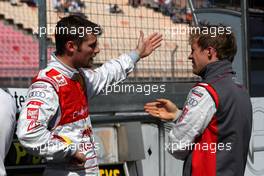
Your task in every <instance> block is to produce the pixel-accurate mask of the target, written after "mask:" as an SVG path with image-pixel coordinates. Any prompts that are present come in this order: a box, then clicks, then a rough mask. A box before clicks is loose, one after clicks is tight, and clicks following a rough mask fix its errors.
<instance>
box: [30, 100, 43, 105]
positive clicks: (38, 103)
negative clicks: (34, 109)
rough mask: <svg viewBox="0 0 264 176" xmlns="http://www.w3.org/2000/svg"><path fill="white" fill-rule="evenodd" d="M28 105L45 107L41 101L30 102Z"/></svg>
mask: <svg viewBox="0 0 264 176" xmlns="http://www.w3.org/2000/svg"><path fill="white" fill-rule="evenodd" d="M28 105H35V106H41V105H43V102H40V101H30V102H28V104H27V106H28Z"/></svg>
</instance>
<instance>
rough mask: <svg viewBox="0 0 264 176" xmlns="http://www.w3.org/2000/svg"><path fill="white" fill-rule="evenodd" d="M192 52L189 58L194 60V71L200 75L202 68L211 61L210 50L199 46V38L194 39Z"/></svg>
mask: <svg viewBox="0 0 264 176" xmlns="http://www.w3.org/2000/svg"><path fill="white" fill-rule="evenodd" d="M191 49H192V51H191V53H190V55H189V59H190V60H192V67H193V73H194V74H196V75H198V74H199V73H200V72H201V71H202V69H203V68H204V67H205V66H206V65H207V64H209V63H210V60H209V57H208V54H209V53H208V50H206V49H204V50H202V49H201V47H200V46H198V43H197V39H195V40H193V42H192V44H191Z"/></svg>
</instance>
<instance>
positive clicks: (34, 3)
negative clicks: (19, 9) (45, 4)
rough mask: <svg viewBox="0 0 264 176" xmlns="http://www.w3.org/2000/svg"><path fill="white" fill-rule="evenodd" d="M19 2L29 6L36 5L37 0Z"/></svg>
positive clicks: (21, 0)
mask: <svg viewBox="0 0 264 176" xmlns="http://www.w3.org/2000/svg"><path fill="white" fill-rule="evenodd" d="M20 2H23V3H26V4H27V5H28V6H29V7H37V6H38V0H20Z"/></svg>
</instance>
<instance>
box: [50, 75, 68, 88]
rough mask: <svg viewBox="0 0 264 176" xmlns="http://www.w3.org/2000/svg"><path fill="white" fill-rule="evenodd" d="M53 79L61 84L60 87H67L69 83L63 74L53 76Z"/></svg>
mask: <svg viewBox="0 0 264 176" xmlns="http://www.w3.org/2000/svg"><path fill="white" fill-rule="evenodd" d="M52 78H53V79H55V81H56V82H57V83H58V84H59V86H65V85H67V81H66V79H65V78H64V76H63V75H62V74H59V75H57V76H53V77H52Z"/></svg>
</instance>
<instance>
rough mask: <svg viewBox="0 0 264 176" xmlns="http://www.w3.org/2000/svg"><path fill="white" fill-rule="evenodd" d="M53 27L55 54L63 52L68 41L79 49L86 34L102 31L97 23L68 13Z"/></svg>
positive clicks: (96, 33) (98, 33) (99, 33)
mask: <svg viewBox="0 0 264 176" xmlns="http://www.w3.org/2000/svg"><path fill="white" fill-rule="evenodd" d="M55 29H56V31H55V42H56V52H55V54H56V55H62V54H64V52H65V44H66V43H67V42H68V41H74V42H75V43H76V45H77V46H78V49H79V47H80V46H81V44H82V42H83V41H84V40H85V37H86V36H87V35H88V34H93V35H96V36H98V35H101V33H102V28H101V27H100V26H99V25H98V24H96V23H93V22H91V21H89V20H87V19H86V17H85V16H81V15H69V16H67V17H64V18H62V19H60V21H58V23H57V25H56V28H55Z"/></svg>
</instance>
